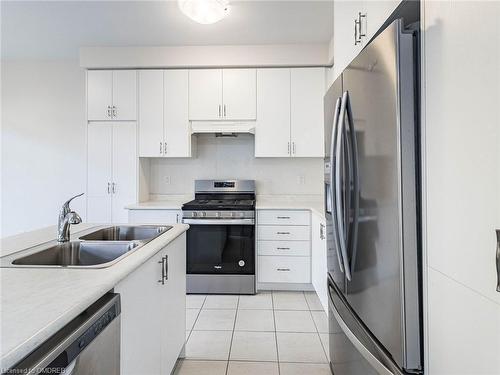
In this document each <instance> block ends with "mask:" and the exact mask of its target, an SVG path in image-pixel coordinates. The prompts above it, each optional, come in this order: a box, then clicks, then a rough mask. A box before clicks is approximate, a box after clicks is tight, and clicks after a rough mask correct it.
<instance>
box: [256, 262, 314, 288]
mask: <svg viewBox="0 0 500 375" xmlns="http://www.w3.org/2000/svg"><path fill="white" fill-rule="evenodd" d="M310 262H311V261H310V259H309V258H308V257H283V256H259V257H258V267H259V268H258V280H259V282H261V283H304V284H306V283H309V282H310V281H311V268H310V266H311V264H310Z"/></svg>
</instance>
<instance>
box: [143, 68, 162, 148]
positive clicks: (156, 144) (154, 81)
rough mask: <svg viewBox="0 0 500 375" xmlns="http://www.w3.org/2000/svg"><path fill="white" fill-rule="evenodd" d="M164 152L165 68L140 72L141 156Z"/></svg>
mask: <svg viewBox="0 0 500 375" xmlns="http://www.w3.org/2000/svg"><path fill="white" fill-rule="evenodd" d="M162 154H163V70H141V71H140V72H139V156H142V157H155V156H161V155H162Z"/></svg>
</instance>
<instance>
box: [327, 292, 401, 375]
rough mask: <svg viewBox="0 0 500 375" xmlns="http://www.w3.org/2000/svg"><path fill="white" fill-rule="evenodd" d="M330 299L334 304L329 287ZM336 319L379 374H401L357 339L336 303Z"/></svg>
mask: <svg viewBox="0 0 500 375" xmlns="http://www.w3.org/2000/svg"><path fill="white" fill-rule="evenodd" d="M328 298H329V299H330V302H333V301H334V299H333V297H332V287H331V286H328ZM330 311H331V312H332V314H333V317H334V319H335V320H336V321H337V323H338V325H339V326H340V329H342V332H343V333H344V334H345V335H346V336H347V338H348V339H349V341H350V342H351V343H352V345H353V346H354V347H355V348H356V350H357V351H358V352H359V353H360V354H361V355H362V356H363V358H364V359H365V360H366V361H367V362H368V363H369V364H370V365H371V366H372V367H373V368H374V369H375V371H377V374H380V375H400V374H399V373H395V372H393V371H391V370H389V369H388V368H387V367H386V366H385V365H384V364H383V363H382V362H380V361H379V360H378V358H377V357H375V356H374V355H373V354H372V353H371V352H370V351H369V350H368V349H367V348H366V347H365V346H364V345H363V343H362V342H361V341H360V340H359V339H358V338H357V337H356V334H355V333H354V332H353V331H351V329H350V328H349V326H348V325H347V323H346V322H345V321H344V319H342V317H341V315H340V313H339V312H338V311H337V307H336V306H335V304H334V303H331V310H330Z"/></svg>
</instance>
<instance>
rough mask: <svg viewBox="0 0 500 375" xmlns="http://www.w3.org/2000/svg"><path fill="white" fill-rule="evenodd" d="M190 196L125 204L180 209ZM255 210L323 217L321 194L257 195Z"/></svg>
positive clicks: (138, 208) (149, 207) (154, 208)
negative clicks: (311, 214) (305, 212)
mask: <svg viewBox="0 0 500 375" xmlns="http://www.w3.org/2000/svg"><path fill="white" fill-rule="evenodd" d="M192 199H193V197H192V196H188V195H184V196H177V195H172V196H170V197H169V196H164V198H163V199H161V200H151V201H147V202H141V203H135V204H130V205H128V206H126V207H125V208H127V209H129V210H180V209H181V207H182V205H183V204H184V203H186V202H189V201H190V200H192ZM255 208H256V209H257V210H310V211H311V212H313V213H316V214H317V215H319V216H321V217H323V216H324V211H325V210H324V204H323V196H322V195H257V198H256V201H255Z"/></svg>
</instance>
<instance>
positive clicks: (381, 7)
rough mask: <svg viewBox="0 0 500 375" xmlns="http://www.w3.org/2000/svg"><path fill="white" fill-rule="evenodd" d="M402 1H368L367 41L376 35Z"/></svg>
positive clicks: (366, 10)
mask: <svg viewBox="0 0 500 375" xmlns="http://www.w3.org/2000/svg"><path fill="white" fill-rule="evenodd" d="M400 2H401V1H400V0H385V1H366V3H365V12H366V28H367V30H366V40H367V41H368V40H370V38H371V37H372V36H373V35H375V33H376V32H377V31H378V30H379V29H380V27H381V26H382V25H383V24H384V22H385V21H386V20H387V19H388V18H389V16H390V15H391V13H392V12H393V11H394V10H395V9H396V8H397V6H398V5H399V3H400Z"/></svg>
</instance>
